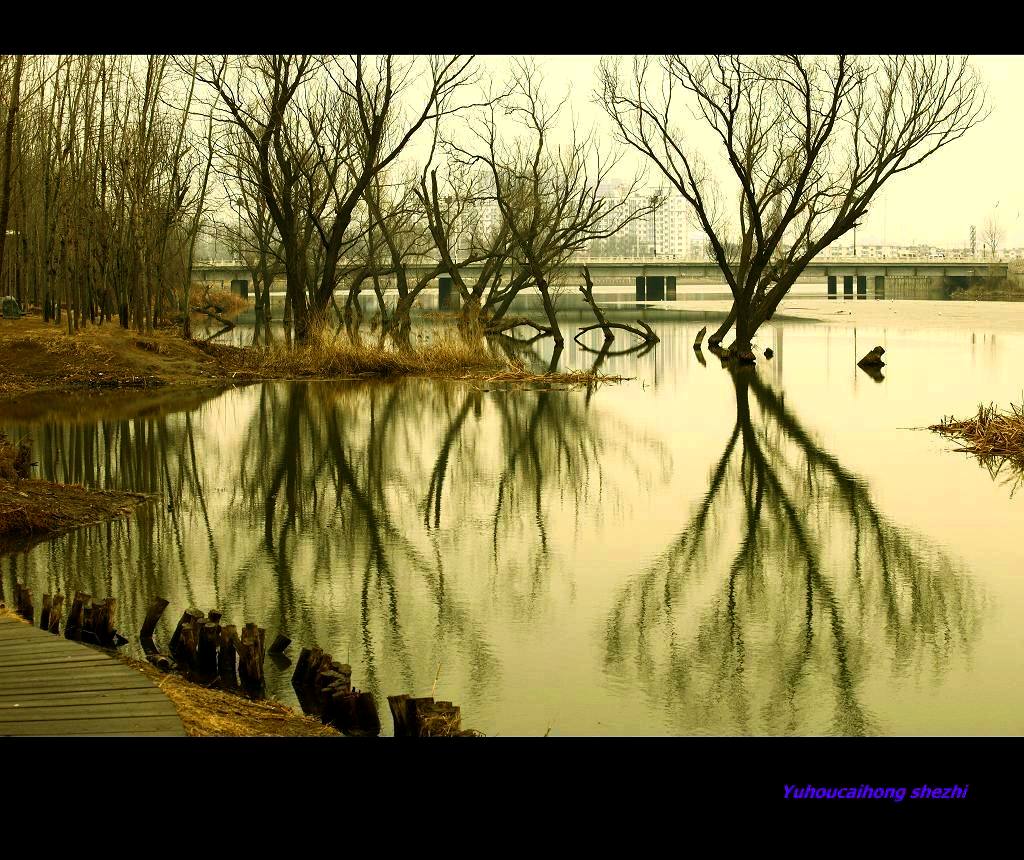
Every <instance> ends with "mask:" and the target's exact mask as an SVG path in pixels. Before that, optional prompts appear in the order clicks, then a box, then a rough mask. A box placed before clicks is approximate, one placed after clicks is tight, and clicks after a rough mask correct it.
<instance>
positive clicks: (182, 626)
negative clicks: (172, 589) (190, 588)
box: [170, 609, 206, 669]
mask: <svg viewBox="0 0 1024 860" xmlns="http://www.w3.org/2000/svg"><path fill="white" fill-rule="evenodd" d="M205 622H206V616H205V615H204V614H203V612H202V611H201V610H199V609H186V610H185V612H184V613H183V614H182V616H181V620H180V621H179V622H178V628H177V629H176V630H175V631H174V635H173V636H172V637H171V645H170V650H171V656H172V657H173V658H174V659H175V660H176V661H177V662H179V663H187V664H188V665H189V666H190V667H191V668H193V669H195V668H196V665H197V657H198V653H199V628H200V627H201V626H202V625H203V624H204V623H205ZM186 631H191V632H190V633H189V632H186Z"/></svg>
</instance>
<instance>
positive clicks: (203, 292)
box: [179, 283, 253, 317]
mask: <svg viewBox="0 0 1024 860" xmlns="http://www.w3.org/2000/svg"><path fill="white" fill-rule="evenodd" d="M191 298H192V306H193V307H198V308H204V309H205V308H213V309H214V310H215V311H216V312H217V313H219V314H222V315H223V316H226V317H230V316H234V315H235V314H237V313H239V312H241V311H244V310H245V309H246V308H250V307H252V305H253V300H252V299H243V298H242V297H241V296H240V295H238V294H237V293H233V292H231V291H230V290H221V289H213V288H211V287H208V286H205V285H204V284H201V283H193V284H192V294H191ZM180 301H181V300H180V299H179V305H180ZM200 316H201V314H200Z"/></svg>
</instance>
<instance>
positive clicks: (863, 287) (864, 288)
mask: <svg viewBox="0 0 1024 860" xmlns="http://www.w3.org/2000/svg"><path fill="white" fill-rule="evenodd" d="M867 297H868V276H867V275H857V298H858V299H866V298H867Z"/></svg>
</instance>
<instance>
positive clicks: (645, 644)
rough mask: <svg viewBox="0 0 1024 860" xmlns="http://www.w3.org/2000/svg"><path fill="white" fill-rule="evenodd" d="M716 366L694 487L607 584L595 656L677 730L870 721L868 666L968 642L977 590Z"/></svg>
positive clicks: (898, 664)
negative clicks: (643, 555) (652, 548)
mask: <svg viewBox="0 0 1024 860" xmlns="http://www.w3.org/2000/svg"><path fill="white" fill-rule="evenodd" d="M730 374H731V376H732V381H733V384H734V386H735V390H736V423H735V426H734V428H733V430H732V432H731V434H730V436H729V439H728V441H727V443H726V445H725V449H724V451H723V453H722V456H721V458H720V459H719V460H718V462H717V464H716V466H715V467H714V469H713V471H712V474H711V480H710V485H709V487H708V490H707V493H706V495H705V496H704V498H703V500H702V501H701V502H700V503H699V504H698V505H696V507H695V509H694V511H693V512H692V515H691V518H690V520H689V522H688V523H687V525H686V527H685V528H684V529H683V530H682V531H681V532H680V533H679V534H678V536H677V537H676V538H675V539H674V540H673V542H672V544H671V545H670V546H669V547H668V548H667V549H666V550H665V551H664V552H663V553H662V554H661V555H660V556H658V558H657V559H656V560H655V562H654V563H653V564H652V565H651V566H650V568H649V569H648V570H647V571H646V572H645V573H644V574H643V575H641V576H639V577H638V578H637V579H635V580H634V581H632V582H631V583H630V584H629V585H628V586H627V587H626V588H625V589H623V591H622V592H621V594H620V595H619V597H618V599H617V600H616V603H615V606H614V609H613V611H612V613H611V615H610V618H609V620H608V624H607V630H606V638H605V643H606V665H607V667H608V669H609V670H610V671H611V672H613V673H615V674H619V675H624V674H626V673H628V672H629V671H630V669H632V670H633V671H635V672H636V674H637V675H638V676H639V678H640V679H641V681H642V683H643V686H644V688H645V689H646V691H647V692H648V694H649V695H650V696H651V697H652V698H654V699H656V700H658V701H659V702H660V703H661V705H662V706H663V707H664V708H665V710H666V711H667V712H668V713H670V714H671V715H672V718H673V726H674V727H678V730H679V731H682V732H687V733H690V732H700V731H712V732H715V733H726V732H730V731H731V732H733V733H737V734H752V733H762V734H787V733H801V734H809V733H835V734H842V735H864V734H871V733H876V732H880V731H882V730H884V726H883V725H882V723H881V721H880V720H879V719H877V718H876V717H875V716H874V715H873V714H872V713H871V712H870V710H869V709H868V707H866V706H865V704H864V699H865V698H866V696H865V692H864V690H863V689H862V687H863V682H864V681H865V679H866V677H867V675H868V673H869V671H870V672H871V673H872V674H874V673H876V672H877V671H878V669H879V667H880V666H881V665H888V667H890V668H891V671H892V672H893V673H894V674H895V675H896V676H898V677H905V678H908V679H911V678H916V677H921V676H923V675H926V674H927V673H928V671H930V673H931V674H932V675H933V676H935V677H937V676H939V675H940V674H941V673H942V672H943V671H944V669H945V668H946V667H947V666H948V664H949V662H950V660H951V659H952V657H953V656H954V655H955V654H957V653H958V652H961V653H967V652H969V649H970V646H971V644H972V642H973V641H974V640H975V638H976V635H977V629H978V624H979V603H980V597H979V596H978V594H977V592H976V590H975V588H974V586H973V584H972V582H971V581H970V579H969V578H967V577H966V576H965V575H964V574H963V571H962V570H961V569H960V568H959V567H958V566H957V564H956V563H955V562H954V561H953V560H952V559H950V558H949V557H947V556H946V555H945V554H943V553H942V552H941V551H937V550H935V549H934V548H932V547H929V546H928V545H927V544H926V543H925V541H923V540H921V539H918V538H915V537H914V536H912V535H910V534H908V533H906V532H905V531H903V530H901V529H900V528H898V527H897V526H895V525H894V524H893V523H891V522H890V521H888V520H887V519H886V518H885V517H884V516H883V515H882V514H880V513H879V511H878V509H877V507H876V505H875V504H874V502H873V501H872V498H871V495H870V493H869V492H868V489H867V487H866V486H865V485H864V484H863V483H862V482H861V481H859V480H858V479H857V478H856V477H854V475H852V474H851V473H850V472H849V471H847V470H846V469H844V468H843V467H842V465H841V464H840V463H839V462H838V460H837V459H836V458H835V457H834V456H832V455H831V454H830V453H829V452H828V451H826V450H825V449H824V448H822V447H821V446H820V445H819V444H818V443H816V442H815V441H814V439H813V438H812V436H811V434H810V433H808V432H807V430H806V429H805V428H804V427H803V425H802V424H801V423H800V421H799V420H798V419H797V418H796V416H795V415H794V414H793V412H792V411H790V410H789V409H787V408H786V406H785V403H784V401H783V398H782V397H781V396H780V395H779V394H778V393H776V392H775V391H774V390H772V388H770V387H769V386H768V385H766V384H765V383H764V381H762V380H761V379H760V378H759V377H758V375H757V372H756V370H755V369H753V368H749V369H748V368H741V369H738V370H734V371H730ZM751 394H753V401H754V404H756V407H757V411H758V416H757V418H756V419H755V417H753V416H752V414H751V413H752V409H751V403H750V395H751Z"/></svg>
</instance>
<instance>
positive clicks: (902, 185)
mask: <svg viewBox="0 0 1024 860" xmlns="http://www.w3.org/2000/svg"><path fill="white" fill-rule="evenodd" d="M536 59H537V61H538V63H539V64H540V65H541V68H542V70H543V71H544V75H545V85H546V86H545V88H546V89H547V90H548V92H550V94H551V96H552V97H553V98H554V97H555V96H556V95H558V96H560V95H561V94H563V93H564V92H565V91H566V90H569V91H570V102H569V103H570V104H571V105H572V109H573V111H574V112H575V113H576V115H577V117H578V119H579V121H580V124H581V125H583V126H585V127H589V126H591V125H594V126H596V127H597V128H598V130H599V132H600V134H601V136H602V137H607V138H608V139H610V138H611V135H612V130H611V126H610V123H609V121H608V119H607V118H606V117H605V116H604V114H603V113H602V111H601V110H600V108H598V107H597V106H595V105H594V104H592V101H591V99H592V94H593V90H594V86H595V84H596V81H597V77H596V69H597V64H598V62H599V60H600V57H597V56H567V55H561V56H537V57H536ZM971 59H972V61H973V63H974V64H975V67H976V68H977V70H978V72H979V74H980V76H981V78H982V80H983V81H984V83H985V85H986V88H987V90H988V102H989V105H990V107H991V109H992V112H991V115H990V116H989V117H988V119H986V120H985V121H984V122H983V123H982V124H981V125H979V126H977V127H976V128H974V129H972V130H971V131H969V132H968V133H967V134H966V135H965V136H964V137H963V138H962V139H961V140H959V141H956V142H954V143H952V144H950V145H949V146H948V147H946V148H944V149H943V150H941V151H940V152H938V153H937V154H935V155H934V156H932V157H931V158H929V159H928V160H927V161H925V162H924V163H923V164H921V165H920V166H918V167H915V168H914V169H912V170H909V171H907V172H906V173H904V174H901V175H900V176H897V177H895V178H894V179H892V180H891V182H890V183H889V184H888V185H886V187H885V190H883V192H882V193H881V194H880V196H879V197H878V198H876V201H875V204H874V206H873V207H872V210H871V211H869V213H868V216H867V218H866V220H865V221H864V224H863V227H862V228H861V229H859V230H858V231H857V242H858V244H875V243H881V242H882V241H883V240H884V241H885V242H887V243H888V244H910V243H928V244H934V245H945V246H956V247H963V246H964V245H966V243H967V237H968V231H969V230H970V226H971V224H974V225H976V227H977V228H978V235H979V238H978V246H979V248H980V246H981V242H982V240H981V233H982V228H983V225H984V223H985V219H986V218H987V217H988V215H989V213H991V212H992V209H993V206H994V205H995V204H996V203H997V202H998V204H999V206H998V209H997V210H996V211H997V212H998V215H999V221H1000V223H1001V225H1002V227H1003V229H1004V238H1003V241H1002V246H1003V247H1004V248H1009V247H1019V246H1024V217H1022V216H1024V156H1022V154H1021V153H1022V149H1024V115H1022V108H1024V56H988V55H986V56H975V57H972V58H971ZM505 62H506V61H505V58H502V57H494V56H492V57H488V58H485V63H486V64H487V65H488V66H490V67H492V68H494V69H495V71H498V70H499V69H500V68H502V67H503V66H505ZM627 172H628V171H627ZM648 176H649V177H650V178H651V179H654V173H653V172H649V173H648ZM623 178H627V176H625V175H624V176H623ZM844 241H846V237H844Z"/></svg>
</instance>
